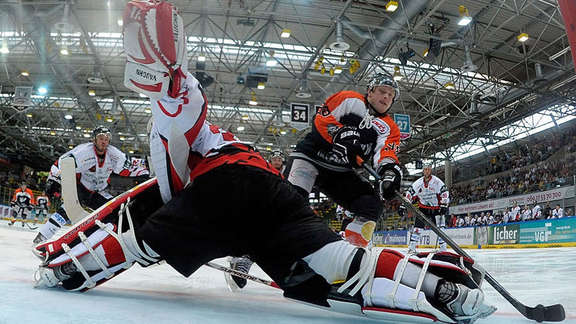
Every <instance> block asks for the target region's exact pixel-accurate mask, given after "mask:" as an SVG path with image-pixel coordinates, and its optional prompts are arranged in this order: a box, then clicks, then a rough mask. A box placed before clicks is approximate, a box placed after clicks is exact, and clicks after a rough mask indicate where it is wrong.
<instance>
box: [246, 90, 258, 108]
mask: <svg viewBox="0 0 576 324" xmlns="http://www.w3.org/2000/svg"><path fill="white" fill-rule="evenodd" d="M248 104H249V105H250V106H257V105H258V100H256V93H254V91H252V98H250V101H248Z"/></svg>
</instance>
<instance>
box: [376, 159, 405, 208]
mask: <svg viewBox="0 0 576 324" xmlns="http://www.w3.org/2000/svg"><path fill="white" fill-rule="evenodd" d="M378 174H379V175H380V184H379V188H380V196H381V197H382V199H391V198H393V197H394V193H395V192H396V191H398V190H400V183H401V182H402V169H401V168H400V166H399V165H398V164H396V163H388V164H384V165H382V166H381V167H380V168H379V169H378Z"/></svg>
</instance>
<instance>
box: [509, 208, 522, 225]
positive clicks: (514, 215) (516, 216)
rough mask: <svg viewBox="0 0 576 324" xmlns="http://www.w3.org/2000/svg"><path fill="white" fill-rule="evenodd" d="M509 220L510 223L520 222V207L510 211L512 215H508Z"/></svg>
mask: <svg viewBox="0 0 576 324" xmlns="http://www.w3.org/2000/svg"><path fill="white" fill-rule="evenodd" d="M508 220H509V221H510V222H515V221H517V220H520V206H516V207H512V209H510V214H509V215H508Z"/></svg>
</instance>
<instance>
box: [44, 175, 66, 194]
mask: <svg viewBox="0 0 576 324" xmlns="http://www.w3.org/2000/svg"><path fill="white" fill-rule="evenodd" d="M61 190H62V188H61V186H60V184H59V183H58V182H56V181H54V180H52V179H48V180H47V181H46V190H45V191H46V194H47V195H48V197H50V198H52V197H54V194H55V193H60V192H61Z"/></svg>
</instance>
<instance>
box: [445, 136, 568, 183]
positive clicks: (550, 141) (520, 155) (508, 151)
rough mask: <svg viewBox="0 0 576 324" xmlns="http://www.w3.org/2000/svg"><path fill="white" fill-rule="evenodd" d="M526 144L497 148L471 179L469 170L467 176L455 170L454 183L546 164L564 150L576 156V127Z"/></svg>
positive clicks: (535, 138)
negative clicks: (544, 162) (539, 163)
mask: <svg viewBox="0 0 576 324" xmlns="http://www.w3.org/2000/svg"><path fill="white" fill-rule="evenodd" d="M523 141H524V142H523V143H522V144H517V143H512V144H508V145H507V146H505V147H503V148H498V152H495V153H493V152H491V153H490V154H491V155H490V157H489V158H488V159H487V160H484V161H482V162H480V163H476V164H475V165H474V166H473V170H474V173H473V174H472V175H470V172H469V171H470V168H469V167H467V169H466V171H467V172H464V171H463V170H462V169H461V168H455V170H454V180H455V181H456V182H457V181H462V180H466V179H470V178H471V177H484V176H488V175H492V174H497V173H500V172H504V171H508V170H512V169H518V168H522V167H525V166H528V165H531V164H534V163H538V162H541V161H546V160H547V159H548V158H549V157H551V156H552V155H553V154H554V153H556V152H558V151H559V150H561V149H563V148H565V149H566V152H576V125H572V126H570V127H569V128H567V129H557V130H556V131H553V132H551V133H550V134H548V136H545V137H543V138H537V137H535V136H531V137H528V138H525V139H524V140H523Z"/></svg>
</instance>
